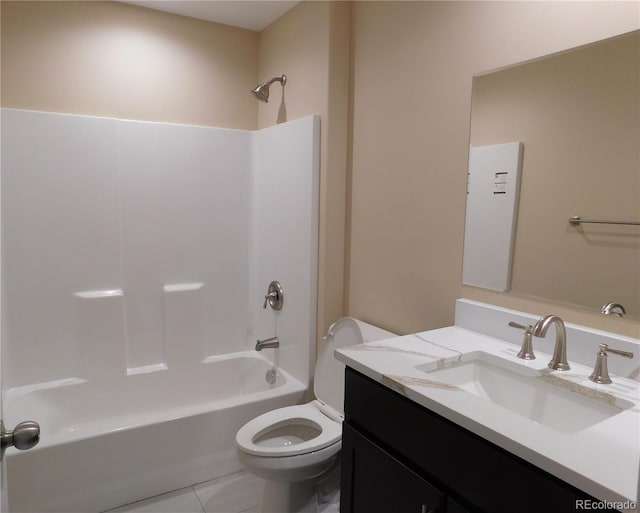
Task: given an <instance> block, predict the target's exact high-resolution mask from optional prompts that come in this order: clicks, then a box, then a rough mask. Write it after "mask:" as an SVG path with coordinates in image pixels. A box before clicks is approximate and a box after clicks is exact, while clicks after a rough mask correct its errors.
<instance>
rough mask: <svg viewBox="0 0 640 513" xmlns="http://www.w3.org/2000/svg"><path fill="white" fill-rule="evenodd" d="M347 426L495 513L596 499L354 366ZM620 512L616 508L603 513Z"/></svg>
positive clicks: (530, 512)
mask: <svg viewBox="0 0 640 513" xmlns="http://www.w3.org/2000/svg"><path fill="white" fill-rule="evenodd" d="M345 390H346V391H345V423H346V424H348V425H352V426H354V427H356V429H358V430H359V431H361V432H363V433H364V434H365V435H366V436H367V437H369V438H371V439H372V440H374V441H375V442H376V443H379V445H380V446H381V447H383V448H384V449H385V450H387V451H388V452H389V453H390V454H396V455H397V456H398V457H399V458H400V459H405V460H407V461H410V462H412V464H414V465H415V467H416V468H417V469H419V470H420V474H421V475H422V476H423V477H426V478H428V479H429V480H430V481H431V482H433V483H435V484H436V485H437V486H438V487H439V488H440V489H442V491H443V492H444V493H445V494H447V495H452V496H453V497H454V498H456V497H461V498H463V502H464V503H467V504H473V505H474V506H475V507H477V508H479V509H480V510H482V511H486V512H488V513H513V512H514V511H518V512H519V513H539V512H541V511H554V512H556V513H564V512H575V511H576V500H579V499H591V497H590V496H588V495H586V494H584V493H583V492H581V491H580V490H578V489H577V488H574V487H572V486H570V485H568V484H567V483H565V482H563V481H561V480H560V479H557V478H556V477H554V476H552V475H550V474H548V473H547V472H544V471H542V470H540V469H539V468H537V467H535V466H533V465H531V464H529V463H528V462H526V461H524V460H522V459H521V458H519V457H517V456H514V455H513V454H511V453H509V452H507V451H505V450H504V449H502V448H500V447H498V446H497V445H494V444H492V443H490V442H488V441H486V440H484V439H482V438H480V437H479V436H477V435H475V434H474V433H472V432H470V431H468V430H466V429H464V428H461V427H460V426H458V425H456V424H454V423H453V422H451V421H449V420H447V419H445V418H443V417H441V416H439V415H437V414H435V413H433V412H431V411H430V410H428V409H426V408H423V407H421V406H419V405H417V404H415V403H413V402H412V401H410V400H409V399H407V398H406V397H404V396H402V395H400V394H398V393H396V392H393V391H391V390H389V389H388V388H386V387H384V386H382V385H380V384H379V383H376V382H375V381H373V380H371V379H369V378H367V377H366V376H363V375H362V374H359V373H358V372H356V371H354V370H353V369H350V368H347V370H346V382H345ZM600 511H615V510H600Z"/></svg>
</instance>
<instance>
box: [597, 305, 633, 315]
mask: <svg viewBox="0 0 640 513" xmlns="http://www.w3.org/2000/svg"><path fill="white" fill-rule="evenodd" d="M600 311H601V312H602V313H603V314H605V315H617V316H618V317H623V316H624V315H625V314H626V313H627V311H626V310H625V309H624V306H622V305H621V304H620V303H614V302H613V301H610V302H609V303H606V304H604V305H602V309H601V310H600Z"/></svg>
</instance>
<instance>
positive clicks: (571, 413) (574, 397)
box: [417, 351, 633, 434]
mask: <svg viewBox="0 0 640 513" xmlns="http://www.w3.org/2000/svg"><path fill="white" fill-rule="evenodd" d="M417 368H418V369H419V370H422V371H423V372H425V373H426V374H427V375H428V378H429V380H432V381H436V382H438V383H442V384H445V385H448V386H449V387H450V388H451V389H453V390H456V389H458V390H460V391H461V392H467V393H469V394H473V395H474V396H477V397H479V398H480V399H483V400H486V401H490V402H492V403H493V404H496V405H498V406H500V407H502V408H506V409H507V410H509V411H511V412H513V413H516V414H518V415H521V416H523V417H526V418H528V419H530V420H532V421H534V422H537V423H539V424H542V425H544V426H547V427H549V428H551V429H554V430H556V431H559V432H562V433H567V434H570V433H577V432H578V431H582V430H583V429H586V428H588V427H590V426H593V425H595V424H597V423H599V422H602V421H603V420H606V419H609V418H611V417H613V416H614V415H617V414H618V413H621V412H622V411H623V410H625V409H627V408H630V407H631V406H633V403H632V402H630V401H625V400H621V399H615V398H614V397H613V396H611V395H609V394H605V393H603V392H599V391H597V390H594V389H592V388H588V387H584V386H581V385H579V384H576V383H571V382H565V381H564V380H560V379H558V378H556V377H555V376H556V375H557V371H556V372H554V371H550V370H536V369H532V368H529V367H525V366H524V365H521V364H519V363H517V362H513V361H510V360H507V359H504V358H501V357H499V356H495V355H492V354H489V353H485V352H482V351H476V352H473V353H467V354H465V355H464V356H463V359H462V360H461V361H460V362H456V363H453V364H450V365H446V366H444V367H440V368H433V363H429V364H423V365H419V366H418V367H417ZM561 383H565V384H564V386H570V387H571V389H572V390H571V391H569V390H567V389H565V388H563V384H561Z"/></svg>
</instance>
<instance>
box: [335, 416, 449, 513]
mask: <svg viewBox="0 0 640 513" xmlns="http://www.w3.org/2000/svg"><path fill="white" fill-rule="evenodd" d="M342 490H343V493H342V494H341V501H340V512H341V513H445V497H444V495H443V494H442V493H441V492H440V491H439V490H438V489H437V488H435V487H433V486H432V485H431V484H429V483H428V482H427V481H425V480H424V479H422V478H421V477H420V476H418V475H417V474H415V473H414V472H413V471H412V470H411V469H409V468H408V467H406V466H405V465H403V464H402V463H401V462H399V461H398V460H397V459H395V458H394V457H393V456H391V455H390V454H388V453H387V452H385V451H384V450H382V449H381V448H380V447H378V446H377V445H376V444H374V443H373V442H371V441H370V440H368V439H367V438H365V437H364V436H363V435H361V434H360V433H359V432H358V431H356V430H355V429H353V428H351V427H350V426H348V425H344V426H343V434H342Z"/></svg>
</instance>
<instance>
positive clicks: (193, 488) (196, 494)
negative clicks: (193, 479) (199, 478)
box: [190, 485, 207, 513]
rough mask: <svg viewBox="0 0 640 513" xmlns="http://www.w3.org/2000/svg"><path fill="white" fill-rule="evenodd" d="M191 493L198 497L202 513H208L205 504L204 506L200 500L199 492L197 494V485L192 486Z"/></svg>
mask: <svg viewBox="0 0 640 513" xmlns="http://www.w3.org/2000/svg"><path fill="white" fill-rule="evenodd" d="M190 488H191V491H192V492H193V494H194V495H195V496H196V499H197V500H198V503H199V504H200V509H201V510H202V513H207V509H206V508H205V507H204V504H202V501H201V500H200V496H199V495H198V492H196V487H195V485H191V487H190Z"/></svg>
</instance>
